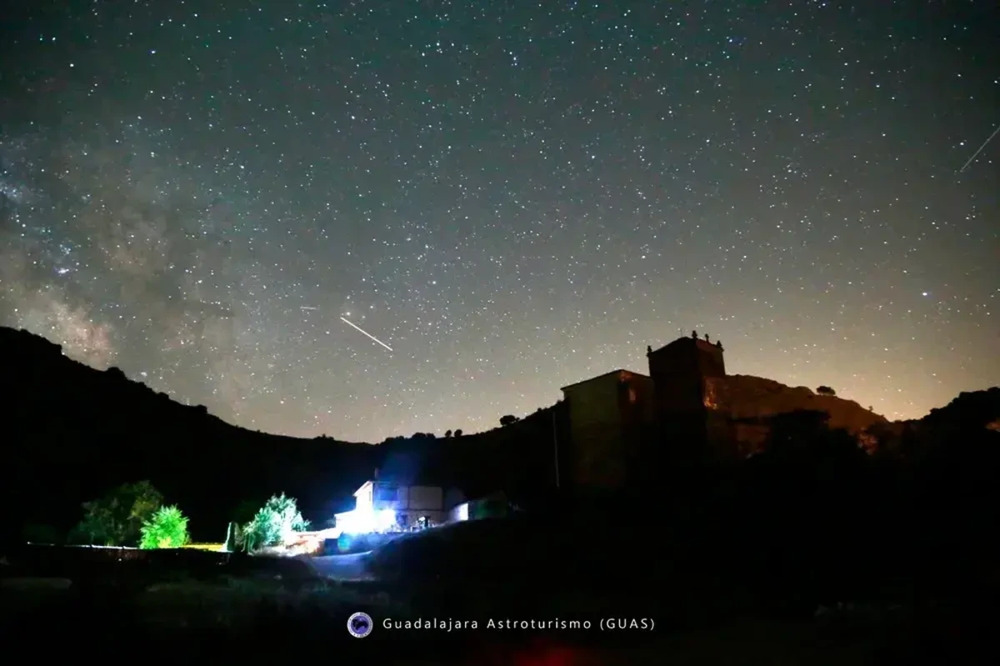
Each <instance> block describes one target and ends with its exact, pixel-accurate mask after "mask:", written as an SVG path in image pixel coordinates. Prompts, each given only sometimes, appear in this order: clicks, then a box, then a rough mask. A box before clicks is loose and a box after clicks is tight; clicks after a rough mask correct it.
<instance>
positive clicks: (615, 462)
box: [560, 332, 885, 489]
mask: <svg viewBox="0 0 1000 666" xmlns="http://www.w3.org/2000/svg"><path fill="white" fill-rule="evenodd" d="M646 356H647V360H648V363H649V374H648V375H642V374H639V373H636V372H631V371H629V370H615V371H613V372H609V373H607V374H603V375H600V376H598V377H594V378H592V379H588V380H584V381H581V382H577V383H575V384H570V385H569V386H565V387H563V389H562V391H563V395H564V398H565V401H564V405H565V406H564V409H565V411H566V420H567V422H568V425H567V428H566V430H567V434H568V436H569V440H570V441H569V442H567V443H566V445H565V446H564V450H565V451H566V452H567V453H566V455H565V456H564V458H565V459H564V460H562V461H561V463H560V465H561V467H562V468H564V469H565V475H566V476H568V477H569V478H568V479H567V482H571V483H573V484H574V485H577V486H584V487H594V488H607V489H613V488H618V487H621V486H622V485H623V484H625V483H626V482H627V480H628V479H629V478H630V477H631V476H632V474H633V472H634V471H635V470H636V469H637V468H641V467H644V466H645V467H648V466H650V465H657V464H664V463H665V461H666V460H667V459H669V458H670V457H671V456H673V457H674V458H676V456H683V455H685V454H693V455H697V456H705V455H707V456H709V457H712V458H733V457H745V456H747V455H751V454H753V453H755V452H757V451H759V450H760V449H761V447H762V446H763V444H764V442H765V441H766V439H767V436H768V433H769V425H770V422H771V420H772V419H774V418H775V417H776V416H779V415H782V414H788V413H791V412H795V411H803V410H806V411H821V412H825V413H826V414H827V415H828V417H829V425H830V426H831V427H833V428H843V429H845V430H848V431H850V432H852V433H854V434H860V433H861V432H863V431H864V430H866V429H867V428H869V427H871V426H872V425H874V424H876V423H885V419H884V418H883V417H881V416H879V415H877V414H874V413H872V412H870V411H869V410H866V409H864V408H862V407H861V406H860V405H858V404H857V403H855V402H852V401H849V400H843V399H841V398H837V397H835V396H832V395H822V394H817V393H814V392H813V391H812V390H810V389H808V388H805V387H797V388H792V387H789V386H785V385H784V384H780V383H779V382H776V381H773V380H770V379H764V378H760V377H751V376H746V375H727V374H726V364H725V358H724V349H723V347H722V344H721V343H720V342H711V341H710V340H709V337H708V336H707V335H706V336H704V338H701V337H699V336H698V335H697V333H694V332H692V334H691V336H689V337H682V338H678V339H677V340H674V341H673V342H670V343H669V344H667V345H665V346H663V347H660V348H659V349H655V350H654V349H652V347H649V348H647V354H646ZM665 453H668V454H671V455H670V456H665V455H663V454H665Z"/></svg>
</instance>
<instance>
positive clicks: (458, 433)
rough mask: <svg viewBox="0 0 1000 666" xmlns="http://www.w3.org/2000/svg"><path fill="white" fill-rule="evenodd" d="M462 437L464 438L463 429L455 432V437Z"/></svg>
mask: <svg viewBox="0 0 1000 666" xmlns="http://www.w3.org/2000/svg"><path fill="white" fill-rule="evenodd" d="M461 436H462V429H461V428H459V429H458V430H456V431H455V437H461Z"/></svg>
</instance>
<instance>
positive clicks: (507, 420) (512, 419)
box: [500, 414, 517, 426]
mask: <svg viewBox="0 0 1000 666" xmlns="http://www.w3.org/2000/svg"><path fill="white" fill-rule="evenodd" d="M511 423H517V417H516V416H514V415H513V414H506V415H504V416H501V417H500V425H502V426H509V425H510V424H511Z"/></svg>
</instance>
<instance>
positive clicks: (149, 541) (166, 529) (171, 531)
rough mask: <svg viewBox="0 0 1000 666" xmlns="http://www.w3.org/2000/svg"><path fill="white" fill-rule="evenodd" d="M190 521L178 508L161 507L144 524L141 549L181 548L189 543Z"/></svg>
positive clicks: (140, 543)
mask: <svg viewBox="0 0 1000 666" xmlns="http://www.w3.org/2000/svg"><path fill="white" fill-rule="evenodd" d="M187 526H188V519H187V516H185V515H184V514H183V513H181V510H180V509H178V508H177V507H176V506H164V507H160V509H158V510H157V512H156V513H154V514H153V515H152V517H151V518H150V519H149V520H147V521H146V522H145V523H143V524H142V540H141V541H140V542H139V547H140V548H146V549H151V548H180V547H181V546H183V545H184V544H186V543H187V542H188V541H189V537H188V529H187Z"/></svg>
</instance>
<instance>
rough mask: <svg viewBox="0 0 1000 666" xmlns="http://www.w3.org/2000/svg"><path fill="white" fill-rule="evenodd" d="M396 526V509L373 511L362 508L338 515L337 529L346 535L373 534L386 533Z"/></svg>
mask: <svg viewBox="0 0 1000 666" xmlns="http://www.w3.org/2000/svg"><path fill="white" fill-rule="evenodd" d="M395 525H396V511H395V510H394V509H381V510H379V511H374V510H372V509H366V508H360V509H355V510H354V511H347V512H345V513H338V514H337V527H338V528H340V530H341V532H343V533H344V534H371V533H372V532H385V531H387V530H390V529H392V528H393V527H394V526H395Z"/></svg>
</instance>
